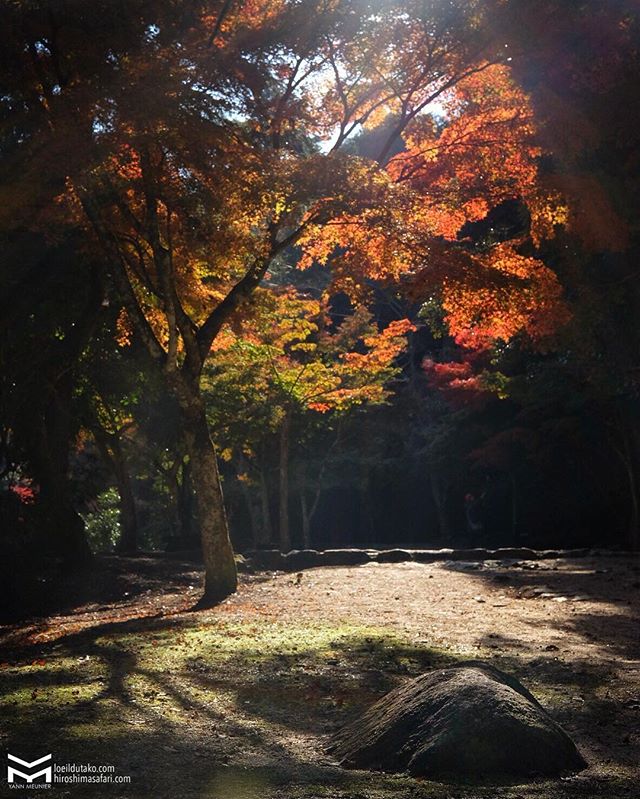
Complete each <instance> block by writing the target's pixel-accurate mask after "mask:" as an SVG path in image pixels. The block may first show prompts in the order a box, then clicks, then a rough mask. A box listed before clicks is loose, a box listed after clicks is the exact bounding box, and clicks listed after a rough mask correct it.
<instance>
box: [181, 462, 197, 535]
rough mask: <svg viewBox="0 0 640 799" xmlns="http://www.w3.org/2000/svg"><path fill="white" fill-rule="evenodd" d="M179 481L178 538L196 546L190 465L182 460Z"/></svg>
mask: <svg viewBox="0 0 640 799" xmlns="http://www.w3.org/2000/svg"><path fill="white" fill-rule="evenodd" d="M181 472H182V475H181V480H180V481H179V483H178V494H177V509H178V520H179V523H180V536H181V538H182V539H183V540H184V541H185V542H187V543H188V544H189V545H192V544H194V542H195V543H196V544H197V539H198V531H197V530H196V529H194V515H193V485H192V483H191V463H190V462H189V461H188V460H183V461H182V464H181Z"/></svg>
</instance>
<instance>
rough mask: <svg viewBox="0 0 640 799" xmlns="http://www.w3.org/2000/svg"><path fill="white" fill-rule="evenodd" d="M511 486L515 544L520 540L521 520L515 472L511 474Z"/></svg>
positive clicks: (512, 523)
mask: <svg viewBox="0 0 640 799" xmlns="http://www.w3.org/2000/svg"><path fill="white" fill-rule="evenodd" d="M509 482H510V484H511V535H512V536H513V541H514V543H515V542H516V541H518V539H519V538H520V519H519V515H518V482H517V480H516V475H515V473H514V472H509Z"/></svg>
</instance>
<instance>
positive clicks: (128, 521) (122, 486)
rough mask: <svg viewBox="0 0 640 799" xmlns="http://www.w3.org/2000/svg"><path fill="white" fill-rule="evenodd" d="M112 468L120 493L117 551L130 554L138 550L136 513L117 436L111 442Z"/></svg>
mask: <svg viewBox="0 0 640 799" xmlns="http://www.w3.org/2000/svg"><path fill="white" fill-rule="evenodd" d="M112 451H113V469H114V474H115V478H116V484H117V488H118V494H119V495H120V529H121V536H120V540H119V541H118V545H117V549H118V551H119V552H122V553H126V554H131V553H134V552H137V551H138V514H137V512H136V503H135V499H134V496H133V488H132V485H131V476H130V474H129V469H128V468H127V463H126V460H125V458H124V454H123V452H122V446H121V444H120V441H119V440H118V438H117V436H114V439H113V442H112Z"/></svg>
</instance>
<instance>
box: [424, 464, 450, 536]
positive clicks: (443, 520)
mask: <svg viewBox="0 0 640 799" xmlns="http://www.w3.org/2000/svg"><path fill="white" fill-rule="evenodd" d="M429 484H430V486H431V496H432V497H433V504H434V505H435V508H436V516H437V518H438V530H439V532H440V536H441V537H442V538H443V539H445V540H448V539H449V538H450V537H451V524H450V518H449V507H448V506H449V503H448V497H449V488H448V486H447V485H445V484H443V481H442V480H441V478H440V477H439V475H438V473H437V472H436V470H435V469H432V470H431V472H430V475H429Z"/></svg>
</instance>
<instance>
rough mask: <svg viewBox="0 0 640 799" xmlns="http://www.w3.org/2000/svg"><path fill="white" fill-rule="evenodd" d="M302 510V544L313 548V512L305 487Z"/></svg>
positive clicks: (301, 502)
mask: <svg viewBox="0 0 640 799" xmlns="http://www.w3.org/2000/svg"><path fill="white" fill-rule="evenodd" d="M300 512H301V515H302V546H303V547H304V548H305V549H311V514H310V513H309V506H308V504H307V497H306V494H305V491H304V488H302V489H301V491H300Z"/></svg>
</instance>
